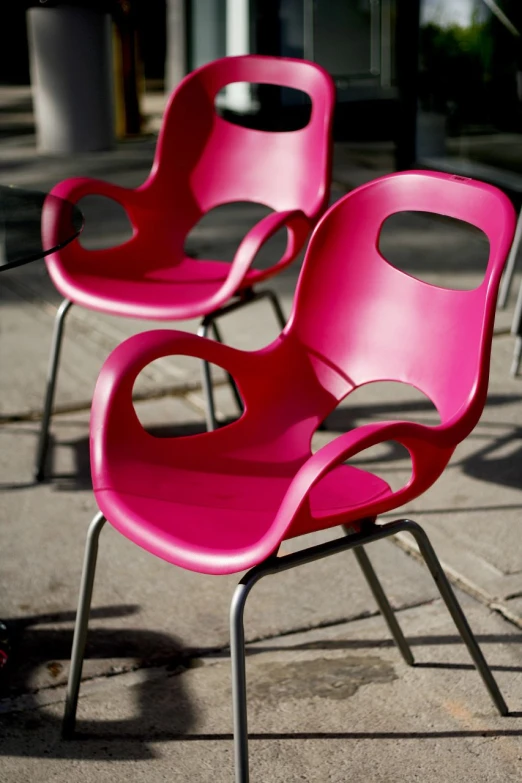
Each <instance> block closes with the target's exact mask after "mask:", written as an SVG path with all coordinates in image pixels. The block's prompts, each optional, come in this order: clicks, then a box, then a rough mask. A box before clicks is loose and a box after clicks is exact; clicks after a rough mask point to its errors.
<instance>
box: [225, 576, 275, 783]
mask: <svg viewBox="0 0 522 783" xmlns="http://www.w3.org/2000/svg"><path fill="white" fill-rule="evenodd" d="M269 573H272V569H271V568H270V567H269V568H267V569H263V567H262V566H261V567H259V566H258V567H257V568H253V569H251V570H250V571H249V572H248V573H247V574H246V575H245V576H244V577H243V579H242V580H241V581H240V583H239V584H238V586H237V587H236V590H235V592H234V596H233V598H232V603H231V605H230V657H231V663H232V708H233V714H234V766H235V773H236V774H235V778H236V783H248V782H249V780H250V774H249V768H248V721H247V696H246V671H245V630H244V625H243V614H244V611H245V603H246V599H247V598H248V594H249V593H250V590H251V589H252V588H253V586H254V585H255V583H256V582H258V581H259V579H261V577H263V576H265V574H269Z"/></svg>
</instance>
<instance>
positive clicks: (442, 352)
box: [287, 171, 515, 440]
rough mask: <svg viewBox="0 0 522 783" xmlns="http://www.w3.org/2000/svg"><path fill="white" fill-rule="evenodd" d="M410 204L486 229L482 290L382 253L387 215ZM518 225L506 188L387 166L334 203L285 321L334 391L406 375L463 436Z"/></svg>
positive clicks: (476, 408)
mask: <svg viewBox="0 0 522 783" xmlns="http://www.w3.org/2000/svg"><path fill="white" fill-rule="evenodd" d="M410 210H411V211H413V210H414V211H425V212H430V213H437V214H439V215H446V216H449V217H452V218H457V219H459V220H462V221H465V222H468V223H470V224H472V225H474V226H476V227H477V228H479V229H481V230H482V231H483V232H484V233H485V234H486V236H487V238H488V239H489V244H490V252H489V259H488V265H487V269H486V272H485V275H484V278H483V280H482V283H481V284H480V285H479V286H478V287H477V288H475V289H473V290H453V289H446V288H440V287H438V286H434V285H431V284H429V283H426V282H423V281H421V280H418V279H416V278H413V277H411V276H410V275H408V274H406V273H404V272H402V271H400V270H399V269H397V268H395V267H393V266H392V265H391V264H390V263H388V261H386V260H385V258H384V257H383V256H382V255H381V253H380V251H379V248H378V240H379V235H380V231H381V227H382V225H383V222H384V221H385V220H386V218H388V217H389V216H390V215H392V214H394V213H397V212H402V211H410ZM514 226H515V213H514V209H513V206H512V204H511V202H510V201H509V199H508V198H507V197H506V196H505V195H504V194H503V193H502V192H501V191H499V190H497V189H496V188H494V187H493V186H490V185H486V184H483V183H480V182H476V181H473V180H469V179H465V178H462V177H456V176H451V175H445V174H438V173H428V172H420V171H413V172H404V173H399V174H392V175H390V176H386V177H382V178H380V179H377V180H374V181H373V182H370V183H369V184H367V185H363V186H362V187H360V188H358V189H357V190H355V191H353V192H352V193H350V194H348V195H347V196H345V197H344V198H342V199H341V200H340V201H338V202H337V203H336V204H334V205H333V206H332V207H331V208H330V209H329V210H328V212H327V213H326V214H325V215H324V216H323V218H322V219H321V221H320V223H319V224H318V226H317V227H316V229H315V231H314V234H313V236H312V239H311V241H310V244H309V247H308V251H307V254H306V258H305V261H304V264H303V269H302V272H301V277H300V280H299V284H298V287H297V292H296V298H295V303H294V309H293V313H292V316H291V318H290V321H289V324H288V326H287V333H288V336H289V337H291V336H292V335H293V336H294V338H296V339H297V340H298V342H299V343H300V344H301V346H302V347H304V349H305V351H306V352H307V354H308V357H309V362H310V363H311V364H312V365H313V366H314V368H315V374H316V376H318V379H319V380H320V383H321V386H322V387H323V389H324V390H325V391H328V392H329V394H330V395H331V398H330V399H332V400H334V399H335V400H340V399H342V398H343V397H344V396H346V394H347V393H349V392H350V391H351V390H353V389H355V388H356V387H358V386H361V385H363V384H366V383H369V382H373V381H399V382H404V383H407V384H410V385H412V386H414V387H416V388H417V389H419V390H420V391H422V392H423V393H424V394H425V395H426V396H427V397H429V398H430V399H431V401H432V402H433V403H434V405H435V406H436V408H437V410H438V412H439V414H440V416H441V420H442V423H445V424H447V423H449V424H450V425H451V426H455V428H456V432H455V434H456V436H457V440H458V439H460V438H462V437H465V436H466V435H467V434H468V432H469V431H470V430H471V429H472V428H473V427H474V426H475V424H476V422H477V421H478V418H479V416H480V414H481V411H482V408H483V405H484V402H485V396H486V392H487V383H488V375H489V353H490V346H491V339H492V333H493V321H494V315H495V303H496V295H497V291H498V285H499V281H500V276H501V273H502V269H503V265H504V261H505V258H506V256H507V254H508V252H509V248H510V245H511V241H512V238H513V232H514Z"/></svg>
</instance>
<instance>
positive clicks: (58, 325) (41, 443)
mask: <svg viewBox="0 0 522 783" xmlns="http://www.w3.org/2000/svg"><path fill="white" fill-rule="evenodd" d="M71 305H72V302H71V301H69V300H68V299H64V300H63V302H62V303H61V305H60V307H59V308H58V312H57V313H56V318H55V322H54V332H53V341H52V345H51V353H50V356H49V367H48V370H47V386H46V391H45V400H44V406H43V411H42V421H41V423H40V435H39V438H38V447H37V450H36V462H35V479H36V481H43V479H44V478H45V458H46V456H47V447H48V445H49V424H50V421H51V413H52V407H53V401H54V391H55V387H56V376H57V374H58V365H59V362H60V351H61V348H62V338H63V327H64V322H65V316H66V315H67V313H68V312H69V309H70V307H71Z"/></svg>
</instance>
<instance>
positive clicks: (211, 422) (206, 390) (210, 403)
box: [198, 318, 217, 432]
mask: <svg viewBox="0 0 522 783" xmlns="http://www.w3.org/2000/svg"><path fill="white" fill-rule="evenodd" d="M211 323H212V321H211V320H208V318H204V319H203V321H202V322H201V325H200V327H199V329H198V334H199V336H200V337H206V336H207V334H208V330H209V327H210V325H211ZM201 383H202V386H203V394H204V395H205V418H206V420H207V431H208V432H213V430H215V429H216V428H217V421H216V408H215V405H214V390H213V388H212V376H211V374H210V364H209V363H208V362H206V361H202V362H201Z"/></svg>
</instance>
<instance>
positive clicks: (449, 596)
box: [401, 519, 508, 715]
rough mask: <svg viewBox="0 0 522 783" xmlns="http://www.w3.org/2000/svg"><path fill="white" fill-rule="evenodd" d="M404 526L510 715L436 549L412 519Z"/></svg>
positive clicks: (497, 701)
mask: <svg viewBox="0 0 522 783" xmlns="http://www.w3.org/2000/svg"><path fill="white" fill-rule="evenodd" d="M401 526H402V529H403V530H407V531H408V532H409V533H411V535H412V536H413V537H414V538H415V540H416V542H417V544H418V546H419V550H420V553H421V555H422V557H423V558H424V561H425V563H426V565H427V566H428V568H429V570H430V572H431V575H432V577H433V579H434V581H435V584H436V585H437V587H438V588H439V592H440V594H441V596H442V599H443V600H444V603H445V604H446V606H447V607H448V611H449V613H450V614H451V616H452V618H453V622H454V623H455V625H456V627H457V630H458V632H459V633H460V635H461V637H462V640H463V642H464V644H465V645H466V647H467V648H468V650H469V653H470V655H471V657H472V659H473V662H474V664H475V666H476V668H477V670H478V672H479V674H480V676H481V677H482V680H483V681H484V684H485V686H486V688H487V689H488V691H489V695H490V696H491V698H492V700H493V703H494V704H495V706H496V708H497V710H498V711H499V713H500V714H501V715H507V714H508V708H507V705H506V702H505V701H504V698H503V696H502V694H501V692H500V690H499V687H498V685H497V683H496V681H495V678H494V677H493V674H492V672H491V669H490V668H489V666H488V664H487V661H486V659H485V658H484V655H483V654H482V650H481V649H480V647H479V645H478V642H477V640H476V639H475V636H474V635H473V631H472V630H471V628H470V626H469V623H468V621H467V619H466V615H465V614H464V612H463V611H462V608H461V606H460V604H459V602H458V600H457V596H456V595H455V593H454V592H453V588H452V587H451V585H450V583H449V581H448V578H447V576H446V574H445V573H444V570H443V568H442V566H441V564H440V562H439V559H438V557H437V555H436V554H435V550H434V549H433V547H432V545H431V542H430V540H429V538H428V536H427V535H426V533H425V532H424V530H423V529H422V527H421V526H420V525H418V524H417V523H416V522H412V521H411V520H410V519H406V520H402V522H401Z"/></svg>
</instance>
